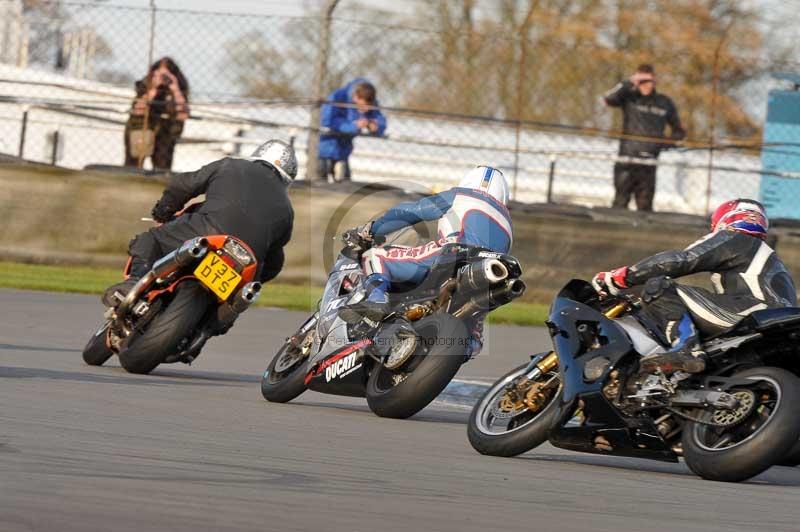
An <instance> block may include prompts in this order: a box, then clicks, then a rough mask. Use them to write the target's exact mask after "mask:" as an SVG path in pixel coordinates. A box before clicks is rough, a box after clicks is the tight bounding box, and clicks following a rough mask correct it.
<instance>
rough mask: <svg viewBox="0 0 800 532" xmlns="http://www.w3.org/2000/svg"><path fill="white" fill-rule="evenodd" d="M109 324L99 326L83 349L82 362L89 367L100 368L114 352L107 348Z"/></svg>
mask: <svg viewBox="0 0 800 532" xmlns="http://www.w3.org/2000/svg"><path fill="white" fill-rule="evenodd" d="M110 324H111V323H110V322H108V321H107V322H105V323H104V324H103V325H101V326H100V328H99V329H97V332H96V333H94V334H93V335H92V337H91V338H90V339H89V342H88V343H87V344H86V347H84V348H83V361H84V362H86V363H87V364H89V365H90V366H102V365H103V364H104V363H105V361H106V360H108V359H109V358H111V356H112V355H113V354H114V351H112V350H111V348H110V347H109V346H108V326H109V325H110Z"/></svg>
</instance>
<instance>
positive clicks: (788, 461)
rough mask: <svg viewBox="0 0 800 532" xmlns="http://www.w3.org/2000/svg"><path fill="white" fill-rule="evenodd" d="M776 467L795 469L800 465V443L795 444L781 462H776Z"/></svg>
mask: <svg viewBox="0 0 800 532" xmlns="http://www.w3.org/2000/svg"><path fill="white" fill-rule="evenodd" d="M777 465H782V466H786V467H797V466H799V465H800V441H797V442H795V444H794V446H793V447H792V448H791V450H790V451H789V454H787V455H786V456H785V457H784V458H783V460H781V461H780V462H778V464H777Z"/></svg>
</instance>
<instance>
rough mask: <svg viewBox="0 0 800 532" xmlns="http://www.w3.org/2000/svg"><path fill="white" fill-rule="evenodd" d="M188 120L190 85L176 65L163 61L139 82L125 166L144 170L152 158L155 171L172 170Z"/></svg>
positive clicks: (127, 134)
mask: <svg viewBox="0 0 800 532" xmlns="http://www.w3.org/2000/svg"><path fill="white" fill-rule="evenodd" d="M187 118H189V82H188V81H186V77H185V76H184V75H183V72H181V69H180V68H178V65H177V64H176V63H175V61H173V60H172V59H171V58H169V57H163V58H161V59H159V60H158V61H156V62H155V63H153V65H152V66H151V67H150V71H149V72H148V73H147V76H145V77H144V79H141V80H139V81H137V82H136V99H134V100H133V105H131V112H130V116H129V117H128V122H127V124H125V166H135V167H139V168H141V166H142V164H143V163H144V160H145V159H146V158H147V157H150V158H151V160H152V162H153V168H154V169H155V170H166V171H169V170H170V169H172V157H173V155H174V153H175V144H176V143H177V142H178V139H179V138H180V136H181V134H182V133H183V123H184V122H185V121H186V119H187Z"/></svg>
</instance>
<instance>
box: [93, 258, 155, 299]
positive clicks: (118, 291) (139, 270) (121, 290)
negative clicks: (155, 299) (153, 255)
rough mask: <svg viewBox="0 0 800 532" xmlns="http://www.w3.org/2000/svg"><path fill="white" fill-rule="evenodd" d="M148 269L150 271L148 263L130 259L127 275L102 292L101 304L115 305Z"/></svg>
mask: <svg viewBox="0 0 800 532" xmlns="http://www.w3.org/2000/svg"><path fill="white" fill-rule="evenodd" d="M148 271H150V266H149V265H148V264H146V263H145V262H144V261H142V260H140V259H136V258H134V259H133V260H132V261H131V267H130V271H129V273H128V277H127V278H126V279H125V280H124V281H122V282H119V283H116V284H112V285H111V286H109V287H108V288H106V291H105V292H103V296H102V297H101V298H100V299H101V301H102V302H103V304H104V305H105V306H107V307H117V306H118V305H119V304H120V303H122V301H123V300H124V299H125V296H127V295H128V292H130V291H131V289H132V288H133V287H134V286H136V283H137V282H139V279H141V278H142V277H144V275H145V274H146V273H147V272H148Z"/></svg>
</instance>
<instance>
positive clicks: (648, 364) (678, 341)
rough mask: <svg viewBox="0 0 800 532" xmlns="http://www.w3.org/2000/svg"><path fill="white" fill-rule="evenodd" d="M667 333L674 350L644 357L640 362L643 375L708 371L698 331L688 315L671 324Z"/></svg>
mask: <svg viewBox="0 0 800 532" xmlns="http://www.w3.org/2000/svg"><path fill="white" fill-rule="evenodd" d="M666 333H667V338H668V339H670V340H671V344H672V348H671V349H670V350H669V351H667V352H666V353H659V354H655V355H647V356H644V357H642V358H641V360H640V361H639V368H640V372H641V373H653V372H655V371H657V370H661V371H662V372H663V373H664V374H665V375H669V374H672V373H675V372H676V371H683V372H685V373H700V372H701V371H703V370H704V369H706V354H705V353H703V352H702V351H701V350H700V340H699V338H698V335H697V329H696V328H695V326H694V322H693V321H692V318H691V316H690V315H689V314H688V313H687V314H684V315H683V317H681V319H680V321H677V322H675V321H672V322H669V324H668V325H667V331H666Z"/></svg>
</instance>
